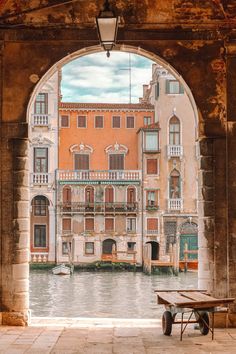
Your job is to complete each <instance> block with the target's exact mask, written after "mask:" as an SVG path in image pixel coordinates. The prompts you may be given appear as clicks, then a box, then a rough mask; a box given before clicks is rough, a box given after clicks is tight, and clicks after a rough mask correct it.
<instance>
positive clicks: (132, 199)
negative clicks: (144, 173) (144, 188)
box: [127, 187, 136, 203]
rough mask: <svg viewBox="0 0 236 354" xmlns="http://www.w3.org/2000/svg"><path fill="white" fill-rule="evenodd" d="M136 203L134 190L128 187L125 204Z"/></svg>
mask: <svg viewBox="0 0 236 354" xmlns="http://www.w3.org/2000/svg"><path fill="white" fill-rule="evenodd" d="M135 201H136V196H135V188H133V187H129V188H128V189H127V203H134V202H135Z"/></svg>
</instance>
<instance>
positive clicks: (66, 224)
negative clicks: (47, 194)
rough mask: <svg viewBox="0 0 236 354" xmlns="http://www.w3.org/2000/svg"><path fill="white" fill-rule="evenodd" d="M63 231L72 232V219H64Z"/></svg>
mask: <svg viewBox="0 0 236 354" xmlns="http://www.w3.org/2000/svg"><path fill="white" fill-rule="evenodd" d="M62 230H63V231H71V219H69V218H65V219H62Z"/></svg>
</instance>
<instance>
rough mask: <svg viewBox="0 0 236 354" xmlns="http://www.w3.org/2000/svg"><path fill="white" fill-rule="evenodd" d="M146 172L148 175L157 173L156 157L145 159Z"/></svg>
mask: <svg viewBox="0 0 236 354" xmlns="http://www.w3.org/2000/svg"><path fill="white" fill-rule="evenodd" d="M147 174H148V175H156V174H157V159H147Z"/></svg>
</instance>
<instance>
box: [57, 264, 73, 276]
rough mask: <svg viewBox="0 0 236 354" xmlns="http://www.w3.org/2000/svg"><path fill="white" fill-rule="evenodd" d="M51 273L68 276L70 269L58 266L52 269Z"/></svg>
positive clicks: (63, 265)
mask: <svg viewBox="0 0 236 354" xmlns="http://www.w3.org/2000/svg"><path fill="white" fill-rule="evenodd" d="M52 273H53V274H55V275H70V274H71V273H72V269H71V267H68V266H66V265H65V264H59V265H58V266H56V267H54V268H52Z"/></svg>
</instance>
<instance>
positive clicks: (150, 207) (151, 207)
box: [146, 203, 159, 211]
mask: <svg viewBox="0 0 236 354" xmlns="http://www.w3.org/2000/svg"><path fill="white" fill-rule="evenodd" d="M158 209H159V207H158V205H157V204H156V203H148V204H147V205H146V210H149V211H155V210H158Z"/></svg>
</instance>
